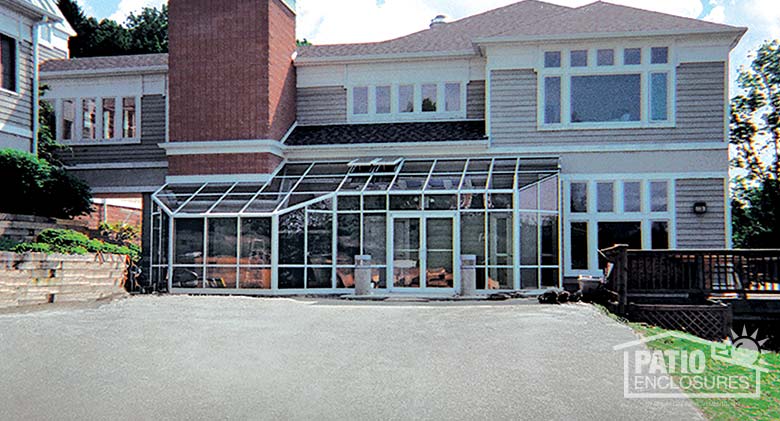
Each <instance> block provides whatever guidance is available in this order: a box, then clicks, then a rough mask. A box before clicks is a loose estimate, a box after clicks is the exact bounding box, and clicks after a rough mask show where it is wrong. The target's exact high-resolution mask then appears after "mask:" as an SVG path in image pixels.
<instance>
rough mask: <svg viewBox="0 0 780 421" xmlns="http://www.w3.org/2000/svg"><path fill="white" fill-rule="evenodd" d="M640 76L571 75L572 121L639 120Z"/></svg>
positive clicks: (640, 107)
mask: <svg viewBox="0 0 780 421" xmlns="http://www.w3.org/2000/svg"><path fill="white" fill-rule="evenodd" d="M641 82H642V77H641V76H640V75H606V76H573V77H572V78H571V121H572V123H588V122H610V121H611V122H620V121H639V119H640V118H641V109H642V106H641V102H642V101H641V97H642V93H641V92H642V87H641Z"/></svg>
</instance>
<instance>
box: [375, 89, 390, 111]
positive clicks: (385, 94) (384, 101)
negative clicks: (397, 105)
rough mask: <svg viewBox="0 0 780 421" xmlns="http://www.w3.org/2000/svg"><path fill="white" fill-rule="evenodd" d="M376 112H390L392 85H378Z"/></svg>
mask: <svg viewBox="0 0 780 421" xmlns="http://www.w3.org/2000/svg"><path fill="white" fill-rule="evenodd" d="M376 113H377V114H390V87H389V86H377V87H376Z"/></svg>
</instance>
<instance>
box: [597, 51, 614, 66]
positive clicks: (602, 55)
mask: <svg viewBox="0 0 780 421" xmlns="http://www.w3.org/2000/svg"><path fill="white" fill-rule="evenodd" d="M597 56H598V57H597V61H598V65H599V66H614V65H615V50H612V49H609V50H599V51H598V53H597Z"/></svg>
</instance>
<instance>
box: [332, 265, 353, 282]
mask: <svg viewBox="0 0 780 421" xmlns="http://www.w3.org/2000/svg"><path fill="white" fill-rule="evenodd" d="M353 263H354V262H353ZM354 287H355V269H354V268H353V267H339V268H336V288H354Z"/></svg>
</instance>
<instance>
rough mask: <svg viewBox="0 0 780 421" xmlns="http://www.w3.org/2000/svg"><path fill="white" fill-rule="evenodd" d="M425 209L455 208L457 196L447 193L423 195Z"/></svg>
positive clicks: (456, 206) (456, 207)
mask: <svg viewBox="0 0 780 421" xmlns="http://www.w3.org/2000/svg"><path fill="white" fill-rule="evenodd" d="M425 209H426V210H456V209H458V196H456V195H454V194H448V195H435V196H434V195H425Z"/></svg>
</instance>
